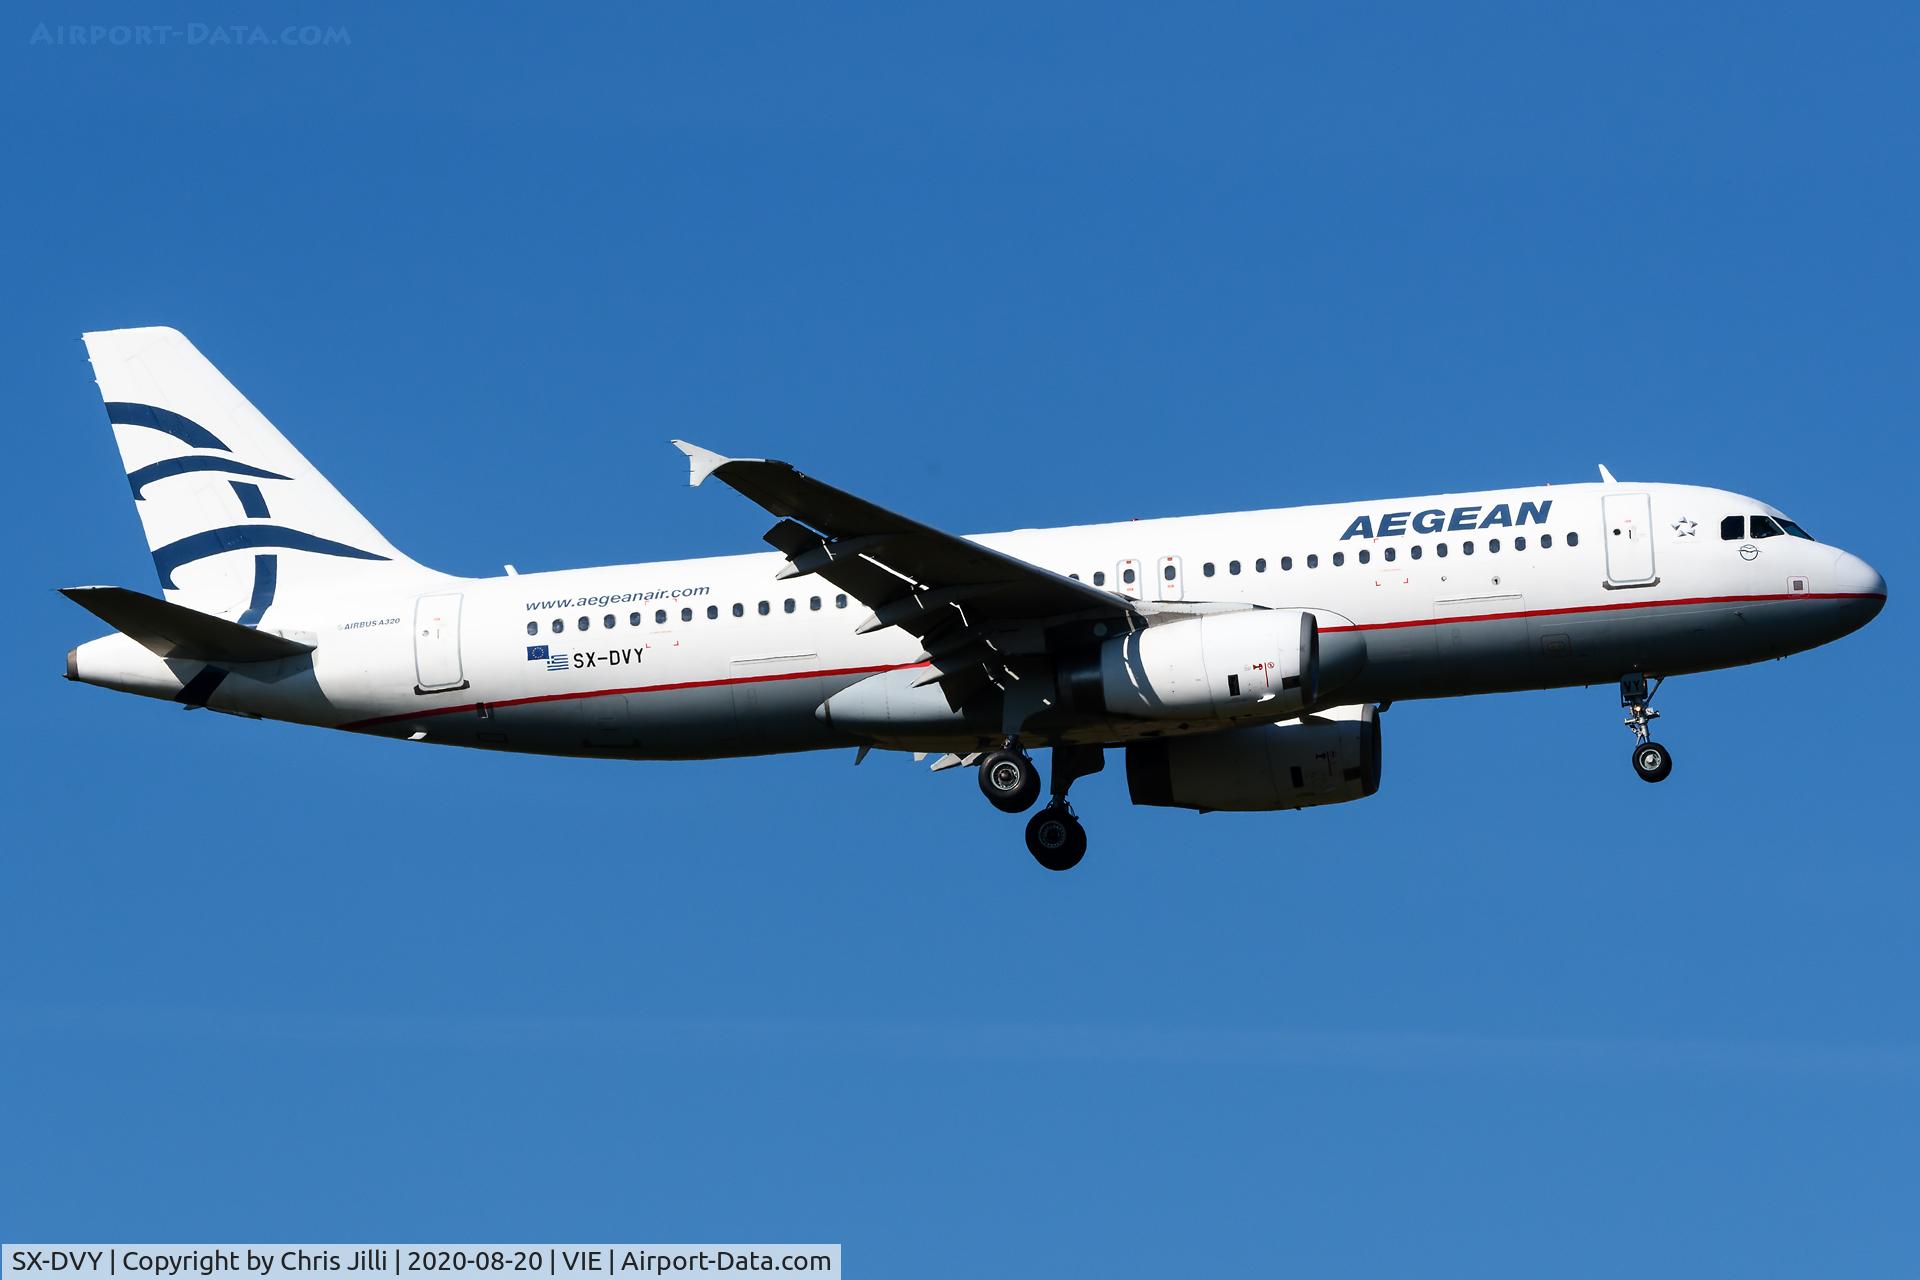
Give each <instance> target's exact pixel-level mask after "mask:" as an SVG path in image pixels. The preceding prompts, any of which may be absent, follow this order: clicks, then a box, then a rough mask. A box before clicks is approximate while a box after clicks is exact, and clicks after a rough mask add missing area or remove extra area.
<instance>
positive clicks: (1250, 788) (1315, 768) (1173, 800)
mask: <svg viewBox="0 0 1920 1280" xmlns="http://www.w3.org/2000/svg"><path fill="white" fill-rule="evenodd" d="M1379 789H1380V716H1379V712H1378V711H1376V710H1375V709H1374V707H1373V706H1372V704H1365V705H1362V706H1357V707H1330V708H1328V709H1327V710H1325V711H1320V712H1316V713H1314V714H1313V715H1309V716H1302V717H1301V718H1300V719H1299V720H1297V721H1294V722H1291V723H1288V724H1263V725H1252V726H1249V727H1247V728H1244V729H1225V730H1222V731H1221V732H1219V733H1202V734H1196V735H1194V736H1192V737H1181V738H1160V739H1157V740H1155V741H1153V742H1142V743H1135V744H1134V745H1133V746H1130V747H1128V748H1127V791H1128V792H1129V794H1131V796H1132V797H1133V802H1134V803H1135V804H1147V805H1163V806H1166V807H1169V808H1175V809H1199V810H1200V811H1202V812H1206V811H1207V810H1210V809H1235V810H1242V811H1253V810H1266V809H1305V808H1307V807H1309V806H1311V805H1317V804H1342V803H1344V802H1346V801H1348V800H1361V799H1365V798H1366V797H1367V796H1370V795H1372V794H1373V793H1374V792H1376V791H1378V790H1379Z"/></svg>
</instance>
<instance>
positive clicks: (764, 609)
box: [759, 600, 773, 618]
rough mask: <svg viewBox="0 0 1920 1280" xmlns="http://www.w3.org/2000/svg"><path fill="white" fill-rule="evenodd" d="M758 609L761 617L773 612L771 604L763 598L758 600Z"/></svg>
mask: <svg viewBox="0 0 1920 1280" xmlns="http://www.w3.org/2000/svg"><path fill="white" fill-rule="evenodd" d="M759 609H760V616H761V617H763V618H764V617H766V616H767V615H768V614H769V613H772V612H773V608H772V606H770V605H769V604H768V603H767V602H766V601H765V600H762V601H761V602H760V604H759Z"/></svg>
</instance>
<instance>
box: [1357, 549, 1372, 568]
mask: <svg viewBox="0 0 1920 1280" xmlns="http://www.w3.org/2000/svg"><path fill="white" fill-rule="evenodd" d="M1357 558H1358V559H1359V561H1360V563H1361V564H1365V563H1367V561H1369V560H1371V559H1373V552H1371V551H1368V550H1366V549H1365V548H1362V549H1361V551H1360V555H1359V556H1358V557H1357Z"/></svg>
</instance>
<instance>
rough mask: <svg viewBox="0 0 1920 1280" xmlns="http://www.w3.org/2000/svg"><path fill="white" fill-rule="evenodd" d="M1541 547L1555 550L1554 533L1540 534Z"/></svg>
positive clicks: (1545, 549) (1543, 549)
mask: <svg viewBox="0 0 1920 1280" xmlns="http://www.w3.org/2000/svg"><path fill="white" fill-rule="evenodd" d="M1540 549H1541V550H1542V551H1551V550H1553V535H1552V534H1550V533H1543V534H1541V535H1540Z"/></svg>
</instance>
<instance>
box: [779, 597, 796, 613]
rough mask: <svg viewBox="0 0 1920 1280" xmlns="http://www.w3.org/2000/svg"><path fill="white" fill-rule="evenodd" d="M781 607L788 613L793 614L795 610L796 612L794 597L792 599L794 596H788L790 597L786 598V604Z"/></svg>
mask: <svg viewBox="0 0 1920 1280" xmlns="http://www.w3.org/2000/svg"><path fill="white" fill-rule="evenodd" d="M780 607H781V608H783V609H785V610H786V611H787V612H788V613H792V612H793V610H794V604H793V597H792V596H788V597H787V598H786V600H785V602H784V603H782V605H781V606H780Z"/></svg>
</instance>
